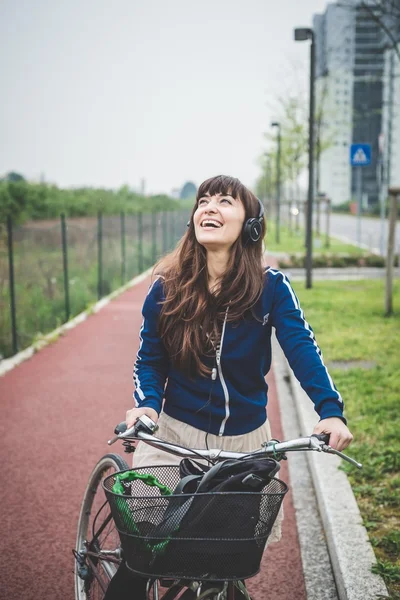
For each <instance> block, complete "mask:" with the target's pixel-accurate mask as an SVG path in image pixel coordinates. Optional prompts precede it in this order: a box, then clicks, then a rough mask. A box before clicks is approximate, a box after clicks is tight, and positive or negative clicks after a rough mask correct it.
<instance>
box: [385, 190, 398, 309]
mask: <svg viewBox="0 0 400 600" xmlns="http://www.w3.org/2000/svg"><path fill="white" fill-rule="evenodd" d="M399 195H400V188H394V187H393V188H389V197H390V208H389V236H388V245H387V258H386V289H385V316H386V317H390V316H391V315H392V314H393V258H394V240H395V233H396V220H397V197H398V196H399Z"/></svg>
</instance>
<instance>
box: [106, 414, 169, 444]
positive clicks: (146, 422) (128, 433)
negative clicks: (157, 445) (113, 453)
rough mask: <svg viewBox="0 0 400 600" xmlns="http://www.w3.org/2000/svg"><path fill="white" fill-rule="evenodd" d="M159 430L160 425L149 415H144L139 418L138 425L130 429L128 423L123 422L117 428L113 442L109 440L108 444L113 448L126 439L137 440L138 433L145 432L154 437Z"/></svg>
mask: <svg viewBox="0 0 400 600" xmlns="http://www.w3.org/2000/svg"><path fill="white" fill-rule="evenodd" d="M157 429H158V425H157V424H156V423H155V422H154V421H153V420H152V419H150V417H148V416H147V415H142V416H141V417H139V418H138V420H137V421H136V423H135V424H134V425H132V427H130V428H129V429H127V428H126V423H125V422H122V423H120V424H119V425H117V426H116V428H115V430H114V433H116V434H117V435H115V436H114V437H113V438H111V440H108V442H107V444H108V445H109V446H111V445H112V444H114V443H115V442H116V441H117V440H121V439H125V438H136V437H137V435H138V433H139V432H141V431H144V433H147V434H149V435H153V433H155V432H156V431H157Z"/></svg>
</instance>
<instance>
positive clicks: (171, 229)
mask: <svg viewBox="0 0 400 600" xmlns="http://www.w3.org/2000/svg"><path fill="white" fill-rule="evenodd" d="M175 214H176V210H174V211H171V214H170V219H169V236H170V242H171V243H170V250H172V248H173V247H174V246H175Z"/></svg>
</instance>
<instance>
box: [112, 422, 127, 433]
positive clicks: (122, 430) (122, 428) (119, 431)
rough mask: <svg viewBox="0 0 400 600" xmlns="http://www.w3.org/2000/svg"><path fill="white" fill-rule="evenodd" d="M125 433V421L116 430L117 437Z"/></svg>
mask: <svg viewBox="0 0 400 600" xmlns="http://www.w3.org/2000/svg"><path fill="white" fill-rule="evenodd" d="M125 431H126V423H125V421H122V423H120V424H119V425H117V426H116V428H115V429H114V433H115V435H119V434H120V433H125Z"/></svg>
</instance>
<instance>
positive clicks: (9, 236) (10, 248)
mask: <svg viewBox="0 0 400 600" xmlns="http://www.w3.org/2000/svg"><path fill="white" fill-rule="evenodd" d="M7 243H8V270H9V282H10V309H11V335H12V349H13V353H14V354H17V352H18V336H17V316H16V310H15V280H14V248H13V226H12V219H11V216H10V215H9V216H8V217H7Z"/></svg>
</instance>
